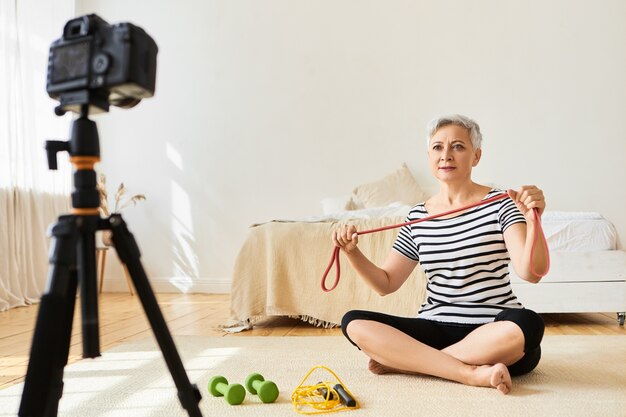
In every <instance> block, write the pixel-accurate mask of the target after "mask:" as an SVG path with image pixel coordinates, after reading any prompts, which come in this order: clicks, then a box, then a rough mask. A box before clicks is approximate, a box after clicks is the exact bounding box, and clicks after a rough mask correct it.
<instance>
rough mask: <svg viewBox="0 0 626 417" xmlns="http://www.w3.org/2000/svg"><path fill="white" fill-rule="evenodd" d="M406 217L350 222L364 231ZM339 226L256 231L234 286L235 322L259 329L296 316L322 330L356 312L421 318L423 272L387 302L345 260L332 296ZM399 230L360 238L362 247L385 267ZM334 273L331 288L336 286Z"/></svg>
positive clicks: (284, 225)
mask: <svg viewBox="0 0 626 417" xmlns="http://www.w3.org/2000/svg"><path fill="white" fill-rule="evenodd" d="M403 220H404V219H403V218H401V217H388V218H377V219H358V220H352V221H350V223H351V224H354V225H356V226H357V229H358V230H367V229H373V228H377V227H381V226H386V225H389V224H396V223H401V222H402V221H403ZM338 224H339V223H338V222H315V223H312V222H271V223H265V224H262V225H258V226H254V227H251V228H250V231H249V235H248V237H247V239H246V241H245V242H244V244H243V246H242V248H241V251H240V253H239V255H238V257H237V260H236V263H235V268H234V274H233V281H232V287H231V309H230V310H231V323H229V324H230V325H236V324H245V323H249V324H254V323H256V322H257V321H259V320H261V319H263V318H265V317H268V316H292V317H293V316H296V317H299V318H301V319H303V320H307V321H309V322H311V323H314V324H316V325H321V326H327V327H328V326H333V325H338V324H340V323H341V317H342V316H343V314H344V313H345V312H346V311H348V310H351V309H368V310H375V311H381V312H386V313H389V314H396V315H405V316H415V315H416V314H417V310H418V307H419V305H420V303H421V302H422V300H423V297H424V291H425V282H424V275H423V272H422V271H421V268H419V267H417V268H415V271H414V272H413V274H412V275H411V277H410V278H409V279H408V280H407V282H405V284H404V285H403V286H402V288H400V289H399V290H398V291H396V292H395V293H393V294H390V295H388V296H385V297H381V296H380V295H378V294H376V293H375V292H374V291H372V290H371V289H370V288H369V287H368V286H367V285H366V284H365V283H364V282H363V281H361V280H360V279H359V278H358V277H357V276H356V273H355V272H354V270H353V269H352V268H351V267H350V264H349V262H348V260H347V259H346V258H345V256H344V255H341V256H342V257H341V267H342V268H341V280H340V281H339V285H338V286H337V288H335V290H334V291H332V292H329V293H327V292H324V291H322V289H321V287H320V281H321V278H322V275H323V273H324V270H325V269H326V266H327V265H328V262H329V260H330V257H331V255H332V251H333V245H332V242H331V238H330V236H331V232H332V230H333V229H334V228H336V227H337V226H338ZM398 230H399V229H393V230H388V231H384V232H380V233H373V234H368V235H363V236H360V237H359V247H360V248H361V250H362V251H363V253H365V254H366V255H367V256H368V257H369V258H370V259H371V260H372V261H373V262H375V263H377V264H379V265H380V264H381V263H382V261H384V259H385V258H386V256H387V254H388V253H389V251H390V250H392V249H391V247H392V245H393V242H394V240H395V237H396V235H397V233H398ZM334 278H335V271H334V268H333V270H331V272H330V274H329V276H328V279H327V286H328V287H330V286H331V285H332V283H333V282H334Z"/></svg>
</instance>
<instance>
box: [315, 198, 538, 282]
mask: <svg viewBox="0 0 626 417" xmlns="http://www.w3.org/2000/svg"><path fill="white" fill-rule="evenodd" d="M508 197H509V195H508V194H507V193H504V194H499V195H497V196H495V197H491V198H488V199H486V200H481V201H479V202H478V203H474V204H470V205H469V206H465V207H461V208H457V209H454V210H450V211H446V212H443V213H439V214H435V215H433V216H428V217H424V218H422V219H417V220H412V221H410V222H406V223H400V224H394V225H391V226H384V227H379V228H377V229H371V230H364V231H362V232H357V233H356V234H357V235H367V234H369V233H376V232H382V231H383V230H389V229H395V228H398V227H402V226H406V225H409V224H415V223H420V222H425V221H427V220H432V219H436V218H437V217H444V216H448V215H450V214H454V213H458V212H459V211H464V210H468V209H471V208H474V207H477V206H482V205H483V204H489V203H491V202H494V201H498V200H502V199H504V198H508ZM533 212H534V214H535V224H536V226H535V227H536V228H537V232H536V236H533V246H532V247H531V249H530V272H531V273H532V274H533V275H534V276H536V277H539V278H541V277H544V276H545V275H546V274H547V273H548V271H550V252H548V251H547V252H546V253H547V265H546V270H545V271H544V272H543V273H537V272H536V271H535V267H534V266H533V262H532V259H533V254H534V253H535V245H536V244H537V237H540V238H541V239H542V240H543V244H544V246H545V247H546V248H547V247H548V242H547V241H546V237H545V236H544V234H543V229H542V228H541V219H540V218H539V212H538V211H537V209H533ZM340 251H341V248H340V247H339V246H335V249H334V250H333V255H332V257H331V259H330V262H329V263H328V266H327V267H326V271H324V276H323V277H322V282H321V285H322V290H324V291H325V292H330V291H332V290H334V289H335V287H337V284H339V277H340V276H341V265H340V262H339V252H340ZM333 264H335V267H336V268H335V282H334V283H333V286H332V287H330V288H327V287H326V277H328V273H329V272H330V269H331V268H332V267H333Z"/></svg>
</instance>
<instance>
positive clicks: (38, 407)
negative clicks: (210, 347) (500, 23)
mask: <svg viewBox="0 0 626 417" xmlns="http://www.w3.org/2000/svg"><path fill="white" fill-rule="evenodd" d="M88 112H89V106H88V105H83V106H82V107H81V114H80V117H79V118H78V119H76V120H74V122H73V124H72V133H71V139H70V140H69V141H67V142H65V141H47V142H46V150H47V152H48V165H49V167H50V169H56V168H57V161H56V154H57V153H58V152H60V151H67V152H69V154H70V161H71V162H72V164H73V165H74V167H75V169H76V171H75V173H74V187H75V190H74V192H73V193H72V207H73V208H72V214H70V215H63V216H61V217H59V219H58V222H57V223H56V224H55V225H54V226H53V227H52V236H53V242H52V247H51V251H50V272H49V276H48V283H47V288H46V290H45V293H44V294H43V296H42V297H41V305H40V306H39V313H38V316H37V324H36V327H35V334H34V336H33V342H32V347H31V352H30V361H29V363H28V371H27V373H26V380H25V382H24V392H23V394H22V401H21V404H20V409H19V413H18V415H19V416H20V417H31V416H37V417H40V416H41V417H51V416H56V415H57V413H58V406H59V400H60V398H61V396H62V395H63V369H64V367H65V366H66V365H67V359H68V355H69V348H70V339H71V333H72V321H73V318H74V307H75V301H76V292H77V289H78V288H80V301H81V314H82V330H83V331H82V337H83V357H84V358H95V357H98V356H100V335H99V327H98V292H97V280H96V243H95V234H96V231H98V230H111V232H112V235H113V244H114V245H115V248H116V250H117V253H118V255H119V257H120V260H121V261H122V262H123V263H124V264H125V265H126V267H127V268H128V271H129V273H130V276H131V278H132V281H133V284H134V285H135V289H136V290H137V295H138V296H139V299H140V300H141V303H142V305H143V309H144V311H145V313H146V315H147V317H148V320H149V322H150V325H151V326H152V330H153V331H154V335H155V337H156V340H157V342H158V344H159V347H160V349H161V352H162V353H163V356H164V358H165V362H166V363H167V367H168V368H169V371H170V374H171V375H172V378H173V379H174V383H175V384H176V388H177V390H178V397H179V399H180V402H181V404H182V406H183V408H184V409H186V410H187V413H188V414H189V416H190V417H201V416H202V413H200V409H199V407H198V403H199V402H200V399H201V398H202V397H201V395H200V391H199V390H198V388H197V387H196V386H195V385H192V384H191V383H190V382H189V379H188V378H187V374H186V373H185V369H184V367H183V363H182V361H181V359H180V356H179V354H178V351H177V350H176V346H175V345H174V341H173V339H172V336H171V334H170V332H169V330H168V328H167V325H166V323H165V320H164V318H163V315H162V313H161V310H160V309H159V305H158V304H157V301H156V298H155V296H154V293H153V292H152V288H151V286H150V283H149V282H148V278H147V276H146V273H145V271H144V269H143V266H142V265H141V262H140V260H139V258H140V256H141V254H140V252H139V247H138V246H137V244H136V242H135V239H134V237H133V235H132V234H131V233H130V232H129V231H128V228H127V227H126V223H125V222H124V220H123V219H122V217H121V216H120V215H119V214H114V215H112V216H111V217H109V218H107V219H102V218H100V215H99V213H98V206H99V201H100V200H99V195H98V190H97V188H96V172H95V171H94V169H93V167H94V165H95V163H97V162H98V161H99V160H100V145H99V140H98V130H97V127H96V124H95V122H93V121H91V120H89V119H88Z"/></svg>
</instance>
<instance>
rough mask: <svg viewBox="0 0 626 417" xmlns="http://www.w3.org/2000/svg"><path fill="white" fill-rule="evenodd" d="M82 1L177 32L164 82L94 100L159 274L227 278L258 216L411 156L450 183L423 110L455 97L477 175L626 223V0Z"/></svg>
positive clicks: (163, 50) (313, 210) (192, 285)
mask: <svg viewBox="0 0 626 417" xmlns="http://www.w3.org/2000/svg"><path fill="white" fill-rule="evenodd" d="M77 3H78V4H77V7H78V14H84V13H88V12H97V13H98V14H100V15H101V16H102V17H103V18H105V19H106V20H108V21H109V22H111V23H113V22H120V21H130V22H133V23H135V24H137V25H139V26H141V27H143V28H144V29H145V30H146V31H147V32H148V33H149V34H151V35H152V36H153V37H154V38H155V40H156V41H157V43H158V45H159V48H160V50H159V57H158V65H159V68H158V77H157V78H158V82H157V91H156V96H155V97H154V98H152V99H150V100H145V101H144V102H142V103H141V104H140V105H139V106H137V107H136V108H134V109H131V110H119V109H114V110H113V111H112V112H111V113H110V114H108V115H103V116H98V117H96V120H97V121H98V123H99V126H100V136H101V148H102V155H103V162H102V163H101V169H102V170H103V171H104V172H106V173H107V174H108V175H109V178H110V182H111V183H112V184H113V183H116V182H119V181H121V180H123V181H125V182H126V184H127V186H128V187H129V189H130V191H131V192H142V193H145V194H146V195H147V196H148V200H147V201H146V202H145V203H141V206H138V207H136V208H132V209H130V210H128V211H127V212H126V219H127V220H128V221H129V223H130V226H131V230H132V231H133V232H134V233H135V235H136V237H137V240H138V242H139V244H140V246H141V248H142V251H143V261H144V263H145V266H146V269H147V271H148V273H149V275H151V277H152V279H153V280H155V282H167V281H168V280H170V279H171V278H172V277H183V278H180V279H179V281H180V282H179V283H178V284H177V285H178V286H179V287H181V288H183V289H192V290H193V289H200V290H207V289H208V290H215V289H219V288H222V289H224V288H227V285H228V280H229V279H230V275H231V273H232V267H233V262H234V259H235V256H236V254H237V251H238V248H239V247H240V245H241V244H242V242H243V241H244V239H245V236H246V229H247V227H248V225H250V224H251V223H255V222H262V221H266V220H270V219H273V218H287V217H294V216H303V215H312V214H319V213H320V206H319V201H320V200H321V199H322V198H324V197H328V196H337V195H342V194H347V193H349V192H350V190H351V189H352V188H353V187H354V186H355V185H357V184H360V183H363V182H367V181H371V180H374V179H377V178H379V177H381V176H383V175H385V174H387V173H388V172H390V171H392V170H393V169H395V168H396V167H398V166H399V165H400V163H401V162H402V161H406V162H407V163H408V164H409V166H410V167H411V169H412V171H413V172H414V174H415V175H416V178H417V179H418V181H419V182H420V183H421V184H422V185H423V186H424V187H426V188H427V189H428V190H429V191H431V192H432V191H434V190H435V189H436V183H435V182H434V180H432V179H431V178H430V173H429V171H428V168H427V165H426V163H425V158H426V156H425V155H426V153H425V142H424V126H425V124H426V122H427V121H428V120H429V119H430V118H432V117H433V116H436V115H438V114H441V113H452V112H459V113H464V114H467V115H469V116H471V117H473V118H475V119H476V120H477V121H478V122H479V123H480V124H481V127H482V130H483V133H484V136H485V143H484V152H483V160H482V161H481V164H480V166H479V167H478V168H477V169H476V171H475V177H476V180H477V181H479V182H485V183H496V184H499V185H501V186H503V187H517V186H519V185H522V184H537V185H539V186H541V187H542V188H543V189H544V190H545V193H546V195H547V199H548V203H549V209H552V210H574V211H599V212H601V213H603V214H604V215H605V216H606V217H607V218H609V219H610V220H611V221H613V222H614V223H615V225H616V226H617V228H618V233H619V234H620V238H621V241H622V244H623V243H624V241H625V238H626V216H625V215H624V209H623V208H624V207H625V206H626V189H625V187H624V184H625V180H626V169H625V166H626V145H625V143H626V117H625V116H626V77H625V75H624V74H626V25H625V24H624V16H626V2H623V1H621V0H601V1H596V2H590V1H584V0H579V1H572V0H551V1H543V0H541V1H540V0H533V1H501V0H482V1H472V2H466V1H464V0H449V1H425V0H422V1H408V0H407V1H369V2H364V1H360V0H333V1H304V0H301V1H294V0H271V1H259V0H240V1H225V0H223V1H215V0H213V1H201V0H194V1H178V2H175V1H148V0H136V1H132V2H128V1H123V0H107V1H104V0H100V1H98V0H78V1H77ZM330 249H331V248H330V243H329V251H330ZM109 273H110V274H112V275H115V274H119V268H117V269H116V268H115V267H112V269H110V272H109ZM184 277H187V278H184ZM311 279H318V277H317V276H312V277H311Z"/></svg>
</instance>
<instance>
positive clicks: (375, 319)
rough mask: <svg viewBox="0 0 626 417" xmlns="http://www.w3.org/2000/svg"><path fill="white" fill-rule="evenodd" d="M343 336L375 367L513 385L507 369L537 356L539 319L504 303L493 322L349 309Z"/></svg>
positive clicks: (523, 369)
mask: <svg viewBox="0 0 626 417" xmlns="http://www.w3.org/2000/svg"><path fill="white" fill-rule="evenodd" d="M342 329H343V332H344V334H345V335H346V337H347V338H348V339H349V340H350V341H351V342H352V343H353V344H354V345H356V346H357V347H358V348H359V349H361V350H363V352H365V353H366V354H367V356H369V357H370V364H369V369H370V370H371V371H372V372H374V373H387V372H401V373H420V374H428V375H433V376H437V377H441V378H445V379H449V380H452V381H457V382H460V383H463V384H467V385H474V386H486V387H494V388H497V389H498V390H499V391H500V392H502V393H504V394H506V393H508V392H509V391H510V390H511V386H512V383H511V375H514V376H515V375H521V374H524V373H527V372H530V371H531V370H532V369H534V367H535V366H536V365H537V363H538V362H539V358H540V356H541V350H540V347H539V343H540V342H541V338H542V337H543V329H544V327H543V320H542V319H541V317H539V315H537V314H536V313H534V312H533V311H531V310H527V309H508V310H504V311H503V312H502V313H500V314H499V315H498V316H497V317H496V320H495V321H494V322H492V323H488V324H483V325H464V324H450V323H441V322H435V321H432V320H426V319H420V318H402V317H395V316H390V315H386V314H382V313H375V312H369V311H360V310H356V311H350V312H348V313H347V314H346V315H345V316H344V318H343V320H342Z"/></svg>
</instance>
